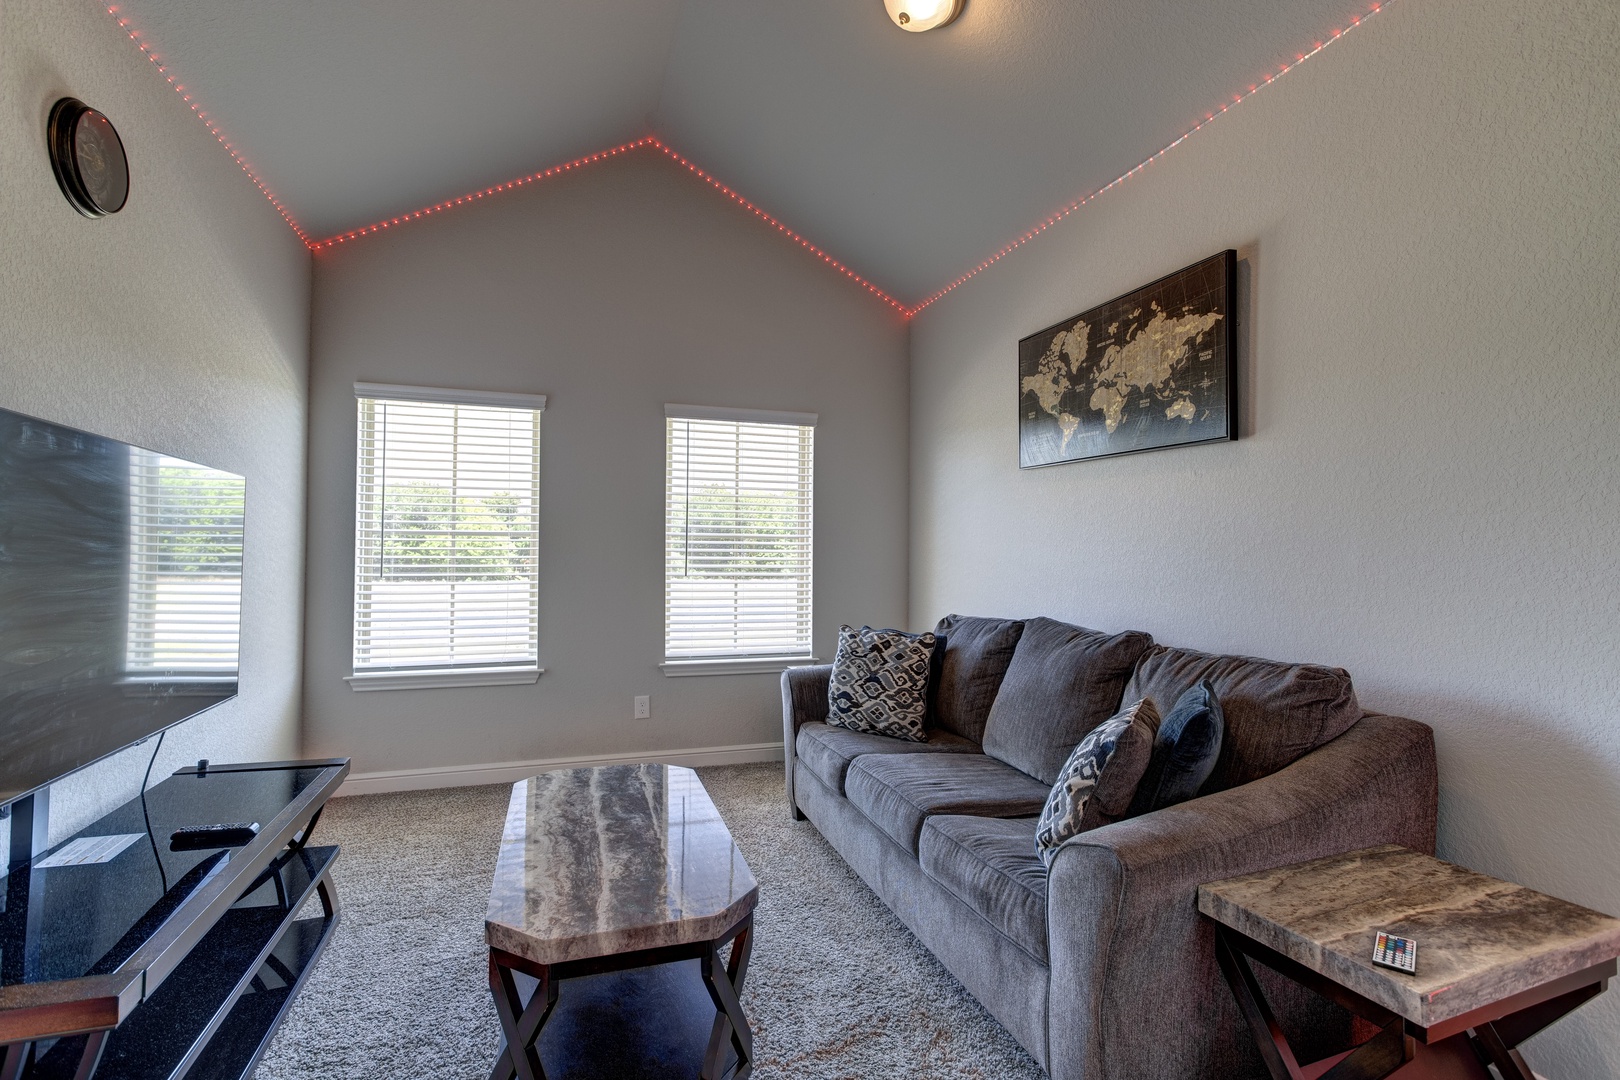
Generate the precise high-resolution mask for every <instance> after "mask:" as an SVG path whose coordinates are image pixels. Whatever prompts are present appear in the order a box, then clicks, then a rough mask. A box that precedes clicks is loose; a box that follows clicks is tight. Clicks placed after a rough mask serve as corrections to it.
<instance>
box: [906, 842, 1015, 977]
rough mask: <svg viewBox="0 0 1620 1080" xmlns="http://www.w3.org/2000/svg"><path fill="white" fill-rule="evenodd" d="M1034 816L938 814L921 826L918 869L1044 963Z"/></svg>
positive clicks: (918, 845)
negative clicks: (989, 816)
mask: <svg viewBox="0 0 1620 1080" xmlns="http://www.w3.org/2000/svg"><path fill="white" fill-rule="evenodd" d="M1035 822H1036V819H1035V818H1013V819H1010V820H1009V819H1003V818H984V817H962V816H956V815H940V816H937V817H931V818H929V819H928V820H927V821H926V822H924V824H923V829H922V836H921V837H920V838H919V840H918V844H917V858H918V861H919V862H920V863H921V864H922V869H923V873H925V874H927V875H928V876H929V877H931V878H933V879H934V880H935V881H937V882H939V883H940V884H941V885H943V886H944V887H945V888H946V889H948V890H949V891H950V892H951V894H952V895H953V896H955V897H956V898H957V899H958V900H960V901H962V902H963V903H964V904H966V905H967V906H968V907H970V908H972V909H973V910H974V911H976V912H978V913H979V915H980V916H981V917H983V918H984V920H985V921H986V922H988V923H989V924H990V925H991V926H993V927H995V928H996V929H997V930H999V931H1001V933H1002V934H1004V935H1005V936H1006V937H1007V938H1008V939H1010V940H1011V941H1012V942H1014V943H1015V944H1016V945H1018V946H1019V947H1020V948H1022V949H1023V950H1024V951H1025V952H1027V953H1029V954H1030V956H1032V957H1034V958H1035V959H1036V960H1039V961H1040V962H1041V963H1043V964H1044V963H1046V962H1047V959H1046V866H1045V864H1044V863H1042V862H1041V860H1040V858H1039V857H1038V856H1037V855H1036V854H1035Z"/></svg>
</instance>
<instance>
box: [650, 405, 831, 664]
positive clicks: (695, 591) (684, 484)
mask: <svg viewBox="0 0 1620 1080" xmlns="http://www.w3.org/2000/svg"><path fill="white" fill-rule="evenodd" d="M815 422H816V418H815V416H814V415H813V414H809V413H766V412H752V411H744V410H737V409H706V408H701V407H698V406H688V405H670V406H668V407H667V408H666V420H665V425H666V430H667V446H668V449H667V464H666V469H665V486H664V492H665V495H664V661H665V662H664V672H665V674H669V675H686V674H728V673H734V672H736V673H740V672H746V671H770V670H778V671H779V670H781V669H782V668H784V667H787V666H788V663H784V662H783V661H787V662H789V663H804V662H806V661H809V660H810V659H812V657H811V655H810V596H811V524H812V515H811V464H812V450H813V443H814V435H815Z"/></svg>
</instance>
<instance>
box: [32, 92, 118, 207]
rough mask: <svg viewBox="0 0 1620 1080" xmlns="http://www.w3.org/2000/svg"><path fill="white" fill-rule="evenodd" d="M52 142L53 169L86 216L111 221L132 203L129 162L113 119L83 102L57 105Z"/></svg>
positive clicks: (74, 100) (72, 100)
mask: <svg viewBox="0 0 1620 1080" xmlns="http://www.w3.org/2000/svg"><path fill="white" fill-rule="evenodd" d="M46 138H47V139H48V140H49V142H50V148H51V168H52V169H53V170H55V172H56V182H57V183H58V184H60V185H61V187H62V194H64V195H66V196H67V200H68V202H70V203H72V204H73V209H75V210H77V211H78V212H79V213H81V214H83V215H84V216H85V217H106V216H107V215H108V214H116V213H118V211H120V210H122V209H123V208H124V203H125V202H126V201H127V200H128V199H129V159H128V158H126V157H125V156H124V144H123V142H122V141H121V140H120V139H119V138H118V132H117V131H116V130H115V129H114V128H113V126H112V121H110V120H108V119H107V118H106V117H105V116H103V115H101V114H100V113H99V112H97V111H96V110H94V109H92V108H91V107H90V106H88V105H86V104H85V103H84V102H82V101H80V100H79V99H78V98H63V99H62V100H61V101H58V102H57V103H56V104H55V105H54V106H52V107H51V119H50V123H49V124H48V125H47V126H46Z"/></svg>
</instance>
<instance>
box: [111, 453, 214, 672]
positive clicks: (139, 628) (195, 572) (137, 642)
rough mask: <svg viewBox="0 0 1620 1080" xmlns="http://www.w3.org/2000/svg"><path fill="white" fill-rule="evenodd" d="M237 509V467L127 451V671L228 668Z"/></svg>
mask: <svg viewBox="0 0 1620 1080" xmlns="http://www.w3.org/2000/svg"><path fill="white" fill-rule="evenodd" d="M242 512H243V482H242V478H241V477H240V476H234V475H232V474H231V473H226V472H219V471H218V470H215V469H207V468H203V467H202V466H200V465H194V464H192V463H191V462H189V461H181V460H179V459H177V458H171V457H165V456H163V455H162V454H155V453H153V452H152V451H150V450H140V449H132V450H131V451H130V455H129V623H128V634H127V639H126V642H125V660H124V668H125V670H126V671H127V672H129V673H130V674H132V675H136V676H155V675H159V674H193V675H200V676H203V677H208V676H219V677H225V676H232V675H235V674H236V664H237V646H238V638H239V629H238V625H239V619H240V614H241V609H242Z"/></svg>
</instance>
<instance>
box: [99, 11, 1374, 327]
mask: <svg viewBox="0 0 1620 1080" xmlns="http://www.w3.org/2000/svg"><path fill="white" fill-rule="evenodd" d="M1393 3H1395V0H1379V2H1376V3H1374V4H1373V5H1372V6H1371V8H1370V9H1369V10H1368V11H1367V13H1366V14H1365V15H1353V16H1351V18H1350V23H1349V25H1348V26H1345V27H1340V28H1335V29H1334V30H1333V32H1332V33H1331V34H1328V35H1326V36H1324V38H1323V40H1321V41H1318V42H1316V43H1315V44H1314V47H1313V48H1311V49H1310V50H1309V51H1308V52H1302V53H1298V54H1296V56H1295V57H1294V60H1293V62H1291V63H1286V64H1283V65H1282V66H1281V67H1280V68H1278V70H1277V71H1275V72H1267V73H1266V74H1265V75H1263V76H1261V78H1260V79H1259V80H1258V81H1256V82H1254V83H1252V84H1251V85H1250V86H1249V89H1248V91H1247V92H1245V93H1240V94H1233V95H1232V100H1231V101H1229V102H1226V103H1224V104H1222V105H1221V107H1220V108H1219V109H1218V110H1213V111H1211V112H1207V113H1205V114H1204V118H1203V119H1202V120H1200V121H1198V122H1197V123H1196V124H1194V125H1193V126H1192V127H1190V128H1188V129H1187V130H1186V131H1184V132H1182V133H1181V135H1180V136H1178V137H1177V138H1176V139H1174V140H1173V141H1171V142H1170V143H1168V144H1166V145H1165V146H1163V147H1161V148H1160V149H1159V150H1158V151H1157V152H1156V153H1154V154H1152V155H1151V156H1149V157H1147V158H1146V159H1144V160H1143V161H1141V162H1139V163H1138V164H1137V165H1136V166H1135V167H1133V168H1131V169H1129V170H1127V171H1125V172H1123V173H1121V174H1120V175H1118V176H1116V177H1114V179H1112V180H1110V181H1109V182H1108V183H1106V184H1104V185H1103V186H1102V187H1100V188H1097V189H1096V190H1095V191H1092V192H1089V193H1087V194H1085V195H1082V196H1081V197H1080V198H1078V199H1075V200H1074V201H1073V202H1071V203H1069V204H1068V205H1067V206H1065V207H1064V208H1063V209H1061V210H1059V211H1057V212H1056V213H1054V214H1052V215H1051V216H1050V217H1048V218H1047V219H1046V220H1045V221H1042V222H1041V223H1040V224H1039V225H1037V226H1035V227H1034V228H1033V229H1030V230H1029V231H1028V232H1026V233H1024V234H1023V235H1022V236H1020V237H1019V238H1018V239H1016V240H1014V241H1013V242H1012V243H1010V244H1008V245H1006V246H1005V247H1003V248H1002V249H1001V250H1000V251H997V252H996V253H995V254H994V255H992V256H990V257H989V258H987V259H985V260H984V261H983V262H981V263H979V264H978V265H977V266H975V267H974V268H973V269H971V270H969V271H968V272H967V273H965V274H963V275H962V276H961V277H959V278H957V279H956V280H955V281H952V282H951V283H950V284H948V285H946V286H945V287H944V288H942V289H939V290H938V291H937V292H935V293H933V295H931V296H929V297H928V298H927V299H926V300H923V301H922V302H920V303H918V304H917V305H916V306H915V307H907V306H906V305H905V304H903V303H901V302H900V301H899V300H896V299H895V298H894V297H893V296H890V295H889V294H888V293H886V292H884V291H883V290H882V289H880V288H878V287H877V286H876V285H874V284H873V283H872V282H871V281H868V280H867V279H866V278H864V277H862V276H861V275H860V274H857V273H856V272H855V271H854V270H851V269H850V268H849V267H848V266H846V265H845V264H844V263H842V262H840V261H839V260H837V259H835V258H833V257H832V256H831V255H829V254H828V253H827V252H826V251H825V250H823V249H822V248H820V247H818V246H817V245H815V244H813V243H811V242H810V241H809V240H807V239H805V238H804V237H803V236H802V235H800V234H799V233H798V232H795V231H794V230H793V229H791V228H789V227H788V226H787V225H785V224H783V223H782V221H781V220H780V219H778V218H777V217H775V216H774V215H772V214H770V213H768V212H766V211H765V210H762V209H760V207H758V206H756V205H755V204H754V203H752V202H750V201H749V200H748V199H746V198H744V197H743V196H742V195H739V194H738V193H737V192H736V191H734V190H733V189H732V188H730V187H728V186H727V185H725V184H723V183H721V182H720V181H719V180H718V179H716V178H715V177H714V175H713V174H711V173H709V172H708V171H706V170H705V169H703V168H701V167H699V166H698V165H696V164H694V163H693V162H692V161H690V160H688V159H687V158H686V157H685V156H684V155H682V154H681V153H679V152H678V151H676V150H675V149H673V148H672V147H670V146H669V144H667V143H665V142H664V141H663V140H662V139H660V138H659V137H658V136H657V135H645V136H643V137H641V138H639V139H636V140H633V141H631V142H627V143H623V144H621V145H619V146H615V147H612V148H611V149H608V150H602V151H599V152H597V153H594V154H587V155H586V156H584V157H580V158H575V159H574V160H573V161H570V162H567V163H565V164H562V165H554V166H552V167H551V168H549V169H545V170H542V171H540V172H536V173H531V174H529V175H528V176H523V177H519V178H518V179H516V180H509V181H507V182H506V183H503V184H495V185H493V186H491V187H487V188H484V189H483V190H482V191H474V192H471V193H469V194H466V195H462V196H460V197H458V198H454V199H446V200H445V201H443V202H440V203H436V204H434V205H433V206H427V207H423V208H422V209H420V210H415V211H412V212H411V213H408V214H401V215H399V216H398V217H394V218H389V219H386V220H384V221H379V222H376V223H375V224H372V225H366V226H364V227H362V228H358V229H351V230H350V231H349V232H346V233H341V234H339V235H337V236H331V237H328V238H326V239H325V240H319V241H316V240H311V239H310V238H309V235H308V234H307V233H305V232H304V230H303V229H302V228H301V227H300V226H299V224H298V222H297V221H296V220H295V219H294V218H293V216H292V214H291V213H289V212H288V210H287V208H286V207H285V206H283V205H282V203H281V200H280V199H278V198H276V196H275V194H274V193H273V192H272V191H271V190H270V189H269V188H268V187H266V186H265V183H264V181H263V180H261V179H260V178H259V176H258V174H257V173H256V172H254V171H253V168H252V167H251V166H250V165H248V163H247V162H246V161H244V160H243V159H242V156H241V155H240V154H239V153H238V152H237V150H236V148H235V147H234V146H232V145H231V143H230V141H229V140H228V139H226V138H225V135H224V133H223V132H222V131H221V130H220V128H219V126H218V125H217V124H215V123H214V121H213V120H211V119H209V117H208V114H207V113H206V112H204V111H203V110H202V109H200V108H199V107H198V106H197V103H196V102H195V101H193V100H192V97H191V94H190V93H189V92H187V90H186V88H185V86H183V85H182V84H180V83H179V82H177V81H175V77H174V75H173V74H172V73H170V71H169V68H168V66H167V65H166V64H164V63H163V61H162V60H160V59H159V58H158V56H157V54H156V53H154V52H153V51H152V50H151V48H150V46H148V45H147V44H146V43H145V42H144V41H142V40H141V35H140V32H139V31H137V30H132V29H130V21H129V19H127V18H126V17H124V16H123V15H121V14H119V9H118V7H117V6H116V5H113V6H109V7H108V8H107V14H109V15H111V16H112V17H113V18H115V19H116V20H117V21H118V25H119V27H120V28H121V29H123V30H124V32H125V33H127V34H128V35H129V39H130V40H131V41H133V42H134V43H135V45H136V47H137V48H139V49H140V50H141V52H142V54H143V55H145V56H146V58H147V59H148V60H150V61H151V62H152V63H153V64H154V65H155V66H156V67H157V69H158V72H159V73H160V74H162V75H163V76H164V77H165V78H166V79H167V80H168V82H169V85H170V86H172V87H173V88H174V91H175V93H177V94H179V95H180V96H181V99H182V100H184V101H185V102H186V104H187V105H188V106H190V108H191V111H192V112H193V113H195V114H196V116H197V119H199V120H201V121H202V122H203V124H204V125H205V126H206V127H207V128H208V130H209V132H210V133H211V134H212V135H213V136H214V138H215V139H217V140H218V141H219V144H220V145H221V146H223V147H225V149H226V150H227V151H228V152H229V153H230V155H231V159H232V160H233V161H235V162H236V163H237V164H238V165H239V166H241V169H242V171H243V172H244V173H246V174H247V176H248V179H250V180H252V181H253V183H254V185H255V186H257V187H258V189H259V190H260V191H262V192H263V193H264V196H265V198H267V199H269V200H270V203H271V205H272V206H274V207H275V208H276V210H277V211H279V212H280V214H281V216H282V217H283V218H285V219H286V221H287V224H288V225H291V226H292V229H293V231H294V232H295V233H297V234H298V238H299V239H300V240H302V241H303V242H304V244H305V246H306V247H308V248H309V250H310V251H312V252H319V251H322V250H326V249H329V248H331V247H334V246H336V245H338V244H345V243H348V242H349V241H351V240H357V239H359V238H360V237H362V236H369V235H370V234H372V233H376V232H381V231H382V230H384V229H387V228H390V227H392V226H396V225H403V224H405V223H406V222H409V221H415V220H417V219H418V218H422V217H426V216H428V215H429V214H437V213H442V212H443V211H445V210H449V209H451V208H453V207H457V206H462V205H465V204H466V203H470V202H474V201H476V200H479V199H482V198H484V197H485V196H487V195H496V194H499V193H501V192H503V191H510V190H511V189H513V188H517V187H523V186H525V185H528V184H532V183H535V182H536V181H539V180H544V179H547V178H548V177H552V176H556V175H558V174H559V173H564V172H569V171H571V170H573V169H578V168H582V167H583V166H586V165H590V164H593V163H595V162H599V161H603V160H605V159H607V158H610V157H616V156H618V155H619V154H625V153H629V152H630V151H632V150H639V149H642V148H644V147H653V148H656V149H657V150H658V151H659V152H660V153H662V154H663V155H665V156H666V157H668V158H669V159H670V160H671V161H674V162H677V163H679V164H680V165H682V166H684V167H685V168H686V169H687V170H688V171H690V172H691V173H692V174H693V175H694V176H697V177H698V178H699V179H701V180H702V181H703V182H704V183H706V184H708V185H709V186H710V187H712V188H714V189H715V190H716V191H718V192H720V193H721V194H723V195H725V196H726V198H728V199H730V200H731V201H732V202H734V203H736V204H737V205H738V206H741V207H743V208H744V209H745V210H747V211H748V212H749V213H751V214H753V215H754V216H755V217H757V218H759V219H760V220H761V221H763V222H765V223H766V224H767V225H770V226H771V227H772V228H774V229H776V231H777V232H779V233H781V234H782V235H783V236H786V237H787V238H788V239H790V240H792V241H793V242H795V243H796V244H798V245H799V246H800V247H802V248H804V249H805V250H806V251H808V252H810V253H811V254H812V255H815V256H816V257H817V258H819V259H820V260H821V261H822V262H824V263H826V264H827V265H828V266H830V267H832V268H833V269H835V270H837V271H838V272H839V273H841V274H843V275H844V276H845V277H847V278H849V279H850V280H851V281H853V282H855V283H856V284H858V285H860V286H861V287H862V288H863V289H865V290H866V291H867V292H869V293H871V294H872V295H873V296H875V297H877V298H878V299H879V300H882V301H883V302H884V303H885V304H888V305H889V306H890V307H892V308H894V310H895V311H897V312H899V313H900V314H901V315H902V316H903V317H904V318H906V319H910V318H912V317H913V316H914V315H916V314H917V313H918V312H920V311H922V310H923V309H924V308H927V307H929V306H930V305H932V304H934V303H936V302H938V301H939V300H940V299H942V298H943V297H944V296H946V295H947V294H949V293H951V292H953V291H955V290H956V289H958V288H960V287H961V286H963V285H965V284H967V283H968V282H969V281H971V280H972V279H973V278H975V277H978V276H979V275H980V274H981V273H983V272H984V271H986V270H988V269H990V267H992V266H994V265H996V264H997V263H999V262H1000V261H1001V260H1002V259H1004V258H1006V257H1007V256H1008V255H1011V254H1012V253H1013V252H1014V251H1017V250H1018V249H1019V248H1021V247H1023V246H1024V245H1025V244H1027V243H1029V242H1030V241H1031V240H1034V239H1035V238H1036V237H1037V236H1040V235H1041V234H1042V233H1044V232H1045V231H1046V230H1047V229H1050V228H1051V227H1052V226H1054V225H1056V224H1057V223H1058V222H1060V221H1063V220H1064V219H1065V218H1067V217H1068V216H1069V215H1070V214H1073V213H1075V212H1076V211H1077V210H1079V209H1080V208H1081V207H1083V206H1086V205H1087V204H1089V203H1091V202H1094V201H1095V200H1097V199H1098V198H1100V197H1101V196H1102V195H1103V194H1104V193H1105V192H1107V191H1110V190H1112V189H1114V188H1116V187H1118V186H1119V185H1120V184H1123V183H1124V182H1125V181H1127V180H1129V179H1130V178H1131V177H1133V176H1135V175H1136V174H1138V173H1140V172H1142V171H1143V170H1144V169H1146V168H1147V167H1148V166H1149V165H1152V164H1153V163H1154V162H1155V161H1158V160H1159V159H1160V158H1162V157H1164V155H1166V154H1168V153H1169V152H1170V151H1171V150H1174V149H1175V148H1176V147H1178V146H1180V145H1181V144H1182V143H1184V142H1186V141H1187V140H1188V139H1190V138H1192V136H1193V135H1195V134H1197V133H1198V132H1200V131H1202V130H1203V129H1204V128H1205V126H1207V125H1209V124H1211V123H1213V122H1214V121H1215V118H1216V117H1217V116H1221V115H1223V114H1224V113H1226V112H1228V111H1229V110H1231V109H1232V108H1234V107H1235V106H1238V105H1241V104H1243V103H1244V102H1245V101H1247V100H1248V99H1249V98H1251V97H1253V96H1254V95H1255V94H1257V93H1259V92H1260V91H1261V90H1264V89H1265V88H1266V87H1268V86H1270V85H1271V84H1272V83H1274V82H1276V81H1277V80H1278V79H1280V78H1282V76H1284V75H1286V74H1288V73H1289V72H1290V71H1292V70H1294V69H1295V68H1297V67H1299V65H1301V64H1303V63H1304V62H1305V61H1307V60H1309V59H1311V58H1312V57H1313V56H1315V55H1317V54H1318V53H1320V52H1321V51H1322V50H1323V49H1326V48H1327V47H1328V46H1329V45H1332V44H1333V43H1334V42H1336V41H1338V40H1340V39H1341V38H1343V37H1344V36H1345V35H1346V34H1348V33H1349V32H1350V31H1351V30H1354V29H1355V28H1357V27H1359V26H1361V25H1362V24H1363V23H1364V22H1366V21H1367V20H1368V19H1370V18H1372V16H1374V15H1376V14H1378V13H1379V12H1381V11H1383V10H1385V9H1386V8H1388V7H1389V6H1390V5H1391V4H1393Z"/></svg>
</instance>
